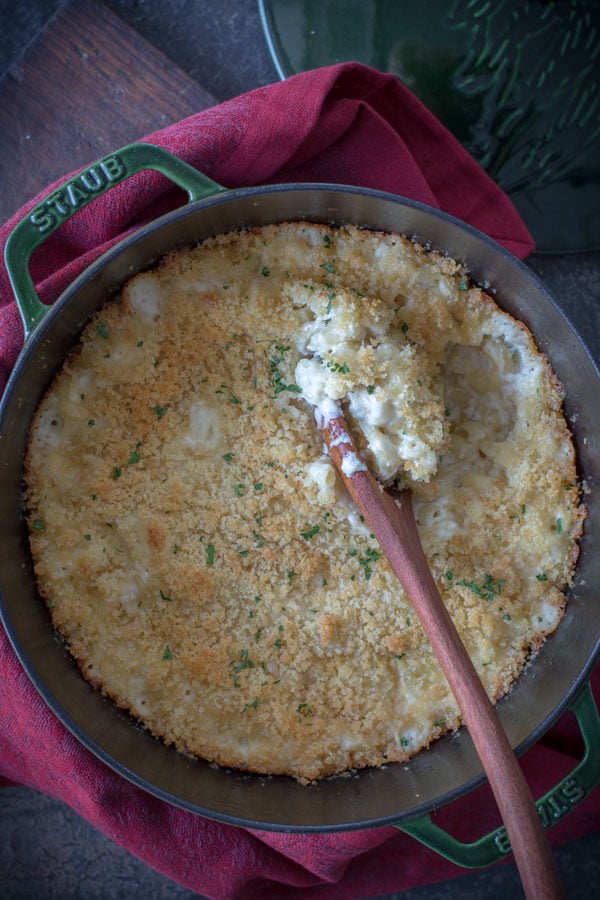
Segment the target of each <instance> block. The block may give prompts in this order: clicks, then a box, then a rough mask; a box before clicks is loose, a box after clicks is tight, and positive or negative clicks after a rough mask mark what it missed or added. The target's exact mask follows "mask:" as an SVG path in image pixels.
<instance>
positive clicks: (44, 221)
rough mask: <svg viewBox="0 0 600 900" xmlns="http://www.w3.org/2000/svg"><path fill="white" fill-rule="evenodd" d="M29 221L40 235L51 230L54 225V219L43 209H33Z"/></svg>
mask: <svg viewBox="0 0 600 900" xmlns="http://www.w3.org/2000/svg"><path fill="white" fill-rule="evenodd" d="M29 221H30V222H31V224H32V225H33V226H34V227H35V228H37V230H38V231H39V232H40V234H44V233H45V232H46V231H48V230H49V229H50V228H52V227H53V225H55V224H56V219H55V217H54V216H53V215H52V214H51V213H49V212H48V211H47V210H46V209H44V208H43V207H42V208H38V209H34V211H33V212H32V213H31V215H30V216H29Z"/></svg>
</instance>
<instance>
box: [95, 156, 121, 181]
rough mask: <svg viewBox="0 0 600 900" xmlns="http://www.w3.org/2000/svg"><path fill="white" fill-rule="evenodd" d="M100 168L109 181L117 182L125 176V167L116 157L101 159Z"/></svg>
mask: <svg viewBox="0 0 600 900" xmlns="http://www.w3.org/2000/svg"><path fill="white" fill-rule="evenodd" d="M100 167H101V168H102V170H103V171H104V173H105V175H106V177H107V178H108V180H109V181H118V179H119V178H122V177H123V175H124V174H125V166H124V165H123V163H122V162H121V160H120V159H119V157H118V156H109V157H107V159H103V160H102V162H101V163H100Z"/></svg>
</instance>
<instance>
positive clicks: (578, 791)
mask: <svg viewBox="0 0 600 900" xmlns="http://www.w3.org/2000/svg"><path fill="white" fill-rule="evenodd" d="M562 794H563V797H566V798H567V800H568V801H569V802H570V803H572V804H573V805H575V804H576V803H579V801H580V800H583V798H584V797H585V789H584V788H583V787H582V786H581V785H580V784H578V783H577V782H576V781H575V779H574V778H569V780H568V781H565V783H564V784H563V786H562Z"/></svg>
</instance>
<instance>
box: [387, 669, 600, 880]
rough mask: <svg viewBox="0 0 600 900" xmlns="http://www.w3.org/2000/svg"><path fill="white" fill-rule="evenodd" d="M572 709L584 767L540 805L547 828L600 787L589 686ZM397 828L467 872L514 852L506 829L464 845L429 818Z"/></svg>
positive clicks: (599, 740)
mask: <svg viewBox="0 0 600 900" xmlns="http://www.w3.org/2000/svg"><path fill="white" fill-rule="evenodd" d="M569 709H570V710H571V712H573V713H575V716H576V717H577V722H578V724H579V728H580V731H581V734H582V736H583V740H584V744H585V753H584V756H583V759H582V760H581V762H580V763H578V765H577V766H576V767H575V768H574V769H573V771H572V772H570V773H569V775H567V776H566V777H565V778H563V779H562V781H560V782H559V783H558V784H556V785H555V786H554V787H553V788H551V789H550V790H549V791H548V792H547V793H546V794H544V796H543V797H542V798H541V799H540V800H538V801H537V803H536V807H537V810H538V812H539V814H540V818H541V820H542V824H543V825H544V828H550V827H551V826H552V825H556V823H557V822H560V821H561V820H562V819H563V818H564V817H565V816H566V815H567V813H569V812H570V811H571V810H572V809H574V807H575V806H577V805H578V804H579V803H581V801H582V800H585V798H586V797H587V796H588V795H589V794H590V793H591V792H592V791H593V790H594V789H595V788H596V787H597V786H598V784H600V716H599V715H598V710H597V708H596V704H595V702H594V697H593V694H592V689H591V686H590V684H589V682H588V683H587V684H586V685H585V686H584V688H582V690H581V691H580V692H579V693H578V694H577V696H576V697H575V699H574V700H573V702H572V703H571V704H570V706H569ZM395 827H396V828H399V829H401V830H402V831H405V832H406V833H407V834H410V835H411V836H412V837H414V838H416V839H417V840H418V841H420V842H421V843H422V844H425V846H427V847H429V848H430V849H431V850H435V851H436V852H437V853H439V854H440V856H444V857H445V858H446V859H449V860H450V862H453V863H456V865H458V866H463V867H464V868H467V869H478V868H483V867H484V866H490V865H492V864H493V863H496V862H499V861H500V860H502V859H506V857H507V856H508V855H509V854H510V852H511V848H510V843H509V840H508V836H507V834H506V829H505V828H504V827H500V828H498V829H497V830H496V831H493V832H490V833H489V834H486V835H484V837H482V838H480V839H479V840H477V841H473V842H472V843H463V842H462V841H459V840H457V839H456V838H455V837H453V836H452V835H450V834H448V832H447V831H444V829H443V828H440V827H439V825H435V824H434V823H433V822H432V821H431V816H429V815H426V816H423V817H421V818H419V819H415V820H414V821H412V822H408V823H402V824H400V823H398V824H396V825H395Z"/></svg>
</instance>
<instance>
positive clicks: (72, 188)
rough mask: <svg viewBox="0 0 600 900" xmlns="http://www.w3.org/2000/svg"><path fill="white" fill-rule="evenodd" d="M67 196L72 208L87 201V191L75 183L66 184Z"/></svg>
mask: <svg viewBox="0 0 600 900" xmlns="http://www.w3.org/2000/svg"><path fill="white" fill-rule="evenodd" d="M67 197H68V200H69V203H70V204H71V206H72V207H73V209H77V207H78V206H81V205H82V204H83V203H86V202H87V200H88V198H89V193H88V192H87V191H83V190H82V189H81V188H80V187H77V185H76V184H69V185H68V186H67Z"/></svg>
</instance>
